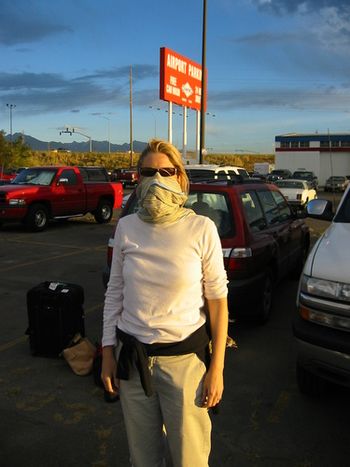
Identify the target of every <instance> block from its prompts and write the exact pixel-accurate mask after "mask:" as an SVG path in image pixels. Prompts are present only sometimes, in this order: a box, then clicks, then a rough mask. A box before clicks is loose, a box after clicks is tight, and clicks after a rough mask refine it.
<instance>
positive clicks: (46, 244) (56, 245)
mask: <svg viewBox="0 0 350 467" xmlns="http://www.w3.org/2000/svg"><path fill="white" fill-rule="evenodd" d="M6 241H8V242H10V243H22V244H24V245H38V246H54V247H59V248H76V249H78V250H83V249H84V248H85V247H83V246H77V245H62V244H60V243H46V242H35V241H31V240H29V241H28V240H22V239H19V238H11V239H8V238H7V239H6Z"/></svg>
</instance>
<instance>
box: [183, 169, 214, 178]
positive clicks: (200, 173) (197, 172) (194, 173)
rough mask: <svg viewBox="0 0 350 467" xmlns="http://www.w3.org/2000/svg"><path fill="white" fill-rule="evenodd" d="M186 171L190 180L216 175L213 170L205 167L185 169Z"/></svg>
mask: <svg viewBox="0 0 350 467" xmlns="http://www.w3.org/2000/svg"><path fill="white" fill-rule="evenodd" d="M186 173H187V175H188V178H189V179H190V180H198V179H200V180H206V179H211V178H214V177H215V175H216V173H215V170H207V169H203V170H202V169H186Z"/></svg>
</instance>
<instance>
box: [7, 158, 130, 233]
mask: <svg viewBox="0 0 350 467" xmlns="http://www.w3.org/2000/svg"><path fill="white" fill-rule="evenodd" d="M122 198H123V187H122V185H121V183H110V182H109V181H108V174H107V172H106V170H105V169H104V168H102V167H67V166H65V167H31V168H28V169H25V170H23V171H22V172H21V173H20V174H18V175H17V177H16V178H15V179H14V180H13V181H12V182H11V183H10V184H8V185H4V186H1V187H0V224H2V223H4V222H9V221H21V222H22V223H24V224H25V225H26V227H27V228H29V229H30V230H32V231H41V230H44V229H45V228H46V227H47V224H48V222H49V220H50V219H65V218H69V217H77V216H83V215H85V214H87V213H88V212H90V213H92V214H93V215H94V217H95V219H96V221H97V222H99V223H101V224H103V223H106V222H109V221H110V220H111V219H112V215H113V208H119V207H120V206H121V203H122Z"/></svg>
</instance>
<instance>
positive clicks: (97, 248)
mask: <svg viewBox="0 0 350 467" xmlns="http://www.w3.org/2000/svg"><path fill="white" fill-rule="evenodd" d="M104 248H105V247H104ZM91 250H94V251H101V250H102V247H101V246H98V247H95V248H84V249H82V250H78V251H71V252H70V253H64V254H61V255H55V256H47V257H46V258H42V259H38V260H36V261H28V262H27V263H19V264H15V265H13V266H8V267H7V268H0V272H7V271H13V270H14V269H18V268H23V267H25V266H32V265H33V264H39V263H45V262H47V261H53V260H55V259H61V258H66V257H68V256H74V255H80V254H81V253H86V252H87V251H90V252H91Z"/></svg>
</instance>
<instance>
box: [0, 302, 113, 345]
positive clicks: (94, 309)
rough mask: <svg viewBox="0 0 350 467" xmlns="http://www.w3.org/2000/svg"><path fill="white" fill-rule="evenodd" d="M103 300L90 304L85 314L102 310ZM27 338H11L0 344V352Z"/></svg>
mask: <svg viewBox="0 0 350 467" xmlns="http://www.w3.org/2000/svg"><path fill="white" fill-rule="evenodd" d="M103 304H104V302H101V303H98V304H97V305H94V306H91V307H89V308H87V309H86V310H85V315H88V314H90V313H94V312H95V311H97V310H102V308H103ZM27 339H28V337H27V336H21V337H17V338H16V339H12V340H11V341H9V342H6V343H5V344H2V345H0V352H4V351H5V350H9V349H12V347H15V346H16V345H18V344H22V343H23V342H25V341H26V340H27Z"/></svg>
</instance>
